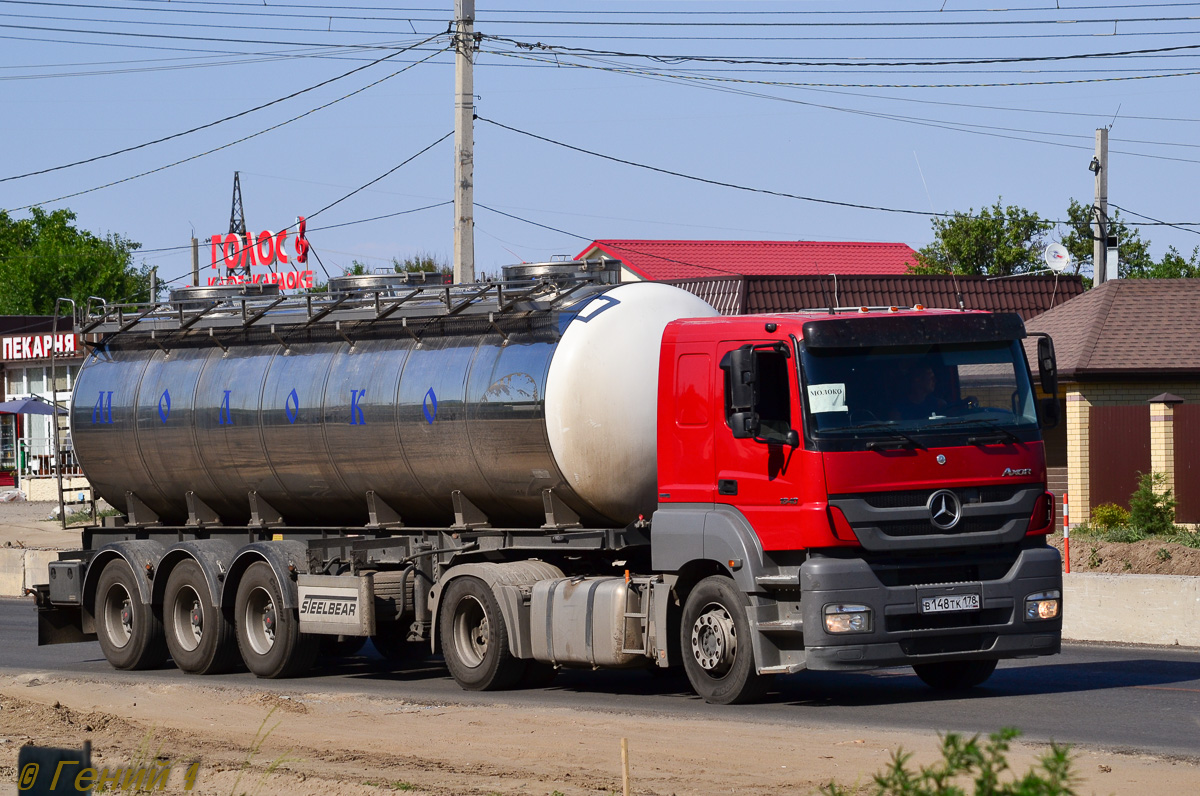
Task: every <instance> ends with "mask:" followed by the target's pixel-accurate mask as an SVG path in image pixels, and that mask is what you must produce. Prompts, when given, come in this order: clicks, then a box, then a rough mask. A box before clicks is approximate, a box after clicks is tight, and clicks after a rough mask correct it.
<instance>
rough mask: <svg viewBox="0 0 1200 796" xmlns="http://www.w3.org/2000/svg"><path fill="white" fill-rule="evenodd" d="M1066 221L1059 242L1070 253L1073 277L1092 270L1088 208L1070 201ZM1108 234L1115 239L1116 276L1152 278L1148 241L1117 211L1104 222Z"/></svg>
mask: <svg viewBox="0 0 1200 796" xmlns="http://www.w3.org/2000/svg"><path fill="white" fill-rule="evenodd" d="M1067 221H1068V229H1067V234H1066V235H1064V236H1063V239H1062V243H1063V246H1066V247H1067V251H1068V252H1070V253H1071V261H1072V265H1073V266H1074V267H1073V268H1072V270H1073V271H1074V273H1077V274H1078V273H1083V272H1090V271H1093V263H1092V254H1093V247H1092V242H1093V235H1094V234H1095V233H1094V232H1093V231H1092V221H1093V214H1092V205H1085V204H1083V203H1082V202H1079V201H1076V200H1075V199H1072V200H1071V205H1070V207H1068V208H1067ZM1108 234H1109V235H1110V236H1111V235H1116V236H1117V258H1118V260H1117V276H1119V277H1120V278H1122V279H1136V278H1139V277H1151V276H1153V275H1154V273H1153V272H1154V271H1155V268H1156V264H1155V262H1154V258H1153V257H1151V256H1150V241H1148V240H1142V236H1141V233H1140V232H1138V230H1136V229H1133V228H1131V227H1127V226H1126V225H1125V223H1124V222H1123V221H1122V220H1121V211H1120V210H1116V209H1114V211H1113V214H1112V216H1111V217H1110V218H1109V219H1108ZM1171 251H1172V252H1174V251H1175V250H1174V249H1172V250H1171ZM1169 256H1170V252H1168V257H1169ZM1175 256H1176V257H1178V256H1179V253H1178V252H1175ZM1180 259H1182V258H1180Z"/></svg>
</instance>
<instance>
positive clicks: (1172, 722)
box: [0, 599, 1200, 760]
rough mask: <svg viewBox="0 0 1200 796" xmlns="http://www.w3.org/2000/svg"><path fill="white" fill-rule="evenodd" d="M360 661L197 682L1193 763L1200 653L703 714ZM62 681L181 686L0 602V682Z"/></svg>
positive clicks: (777, 695) (814, 690) (1027, 666)
mask: <svg viewBox="0 0 1200 796" xmlns="http://www.w3.org/2000/svg"><path fill="white" fill-rule="evenodd" d="M367 652H368V654H364V655H362V656H359V657H356V658H351V659H346V660H343V661H337V662H334V663H331V664H325V665H324V666H322V667H321V668H320V669H319V671H318V672H317V673H314V674H313V675H310V676H308V677H306V678H304V679H303V680H301V681H297V680H290V681H289V680H284V681H268V680H257V679H256V678H255V677H254V676H253V675H250V674H248V673H238V674H229V675H218V676H213V677H205V678H203V679H202V680H201V681H202V682H204V683H206V684H214V685H216V684H220V685H224V686H232V687H239V688H252V689H254V690H256V691H262V690H275V691H280V692H291V691H296V690H297V689H302V690H304V691H314V690H321V691H329V692H355V693H365V694H368V695H372V694H375V695H380V696H388V697H397V698H403V699H408V700H415V701H430V702H452V703H457V704H484V703H486V704H493V703H499V704H510V705H511V704H518V705H523V706H529V707H556V708H584V709H589V710H601V711H611V712H620V713H635V714H639V715H653V716H679V717H691V718H703V717H709V718H737V719H742V720H749V721H762V722H769V723H772V724H795V725H796V726H797V727H798V728H800V727H814V726H825V727H844V728H847V729H849V728H855V727H872V728H878V729H894V730H917V731H924V732H945V731H957V732H966V733H975V732H984V733H987V732H993V731H995V730H997V729H999V728H1001V727H1017V728H1019V729H1020V730H1022V732H1023V734H1024V737H1025V739H1026V740H1029V741H1034V742H1045V741H1049V740H1051V739H1053V740H1057V741H1060V742H1068V743H1073V744H1082V745H1086V746H1090V747H1100V748H1106V749H1112V750H1116V751H1127V752H1134V753H1137V752H1150V753H1155V754H1163V755H1171V756H1180V757H1185V758H1189V759H1195V760H1200V650H1190V649H1171V648H1161V647H1133V646H1119V647H1118V646H1099V645H1069V646H1068V647H1067V648H1066V649H1065V651H1064V652H1063V654H1061V655H1059V656H1056V657H1051V658H1039V659H1035V660H1021V661H1007V662H1002V663H1001V664H1000V668H999V669H998V670H997V671H996V673H995V674H994V675H993V676H992V678H991V679H990V680H988V682H987V683H986V684H985V685H984V686H983V687H982V688H979V689H976V690H975V691H973V692H972V693H971V694H969V695H968V696H950V697H948V696H942V695H939V694H937V693H935V692H933V691H931V690H929V689H928V688H927V687H925V685H924V684H922V683H921V682H920V681H919V680H918V679H917V678H916V676H915V675H914V674H912V671H911V670H909V669H888V670H880V671H875V672H867V673H855V674H831V673H826V672H800V673H798V674H795V675H791V676H788V677H782V678H778V681H777V686H776V689H775V690H774V691H773V692H772V693H771V694H770V695H769V697H768V698H767V700H766V701H765V702H763V703H761V704H757V705H738V706H726V707H722V706H716V705H706V704H705V703H704V702H703V701H701V700H700V699H699V698H698V697H696V696H695V695H694V694H692V693H691V691H690V689H689V688H688V686H687V682H686V681H685V680H681V679H678V678H672V677H653V676H650V675H648V674H646V673H645V672H641V671H627V672H613V671H607V672H591V671H566V672H563V673H561V674H560V675H559V676H558V678H557V679H556V680H555V681H554V683H553V685H551V686H550V687H547V688H542V689H537V690H529V691H509V692H502V693H496V694H480V693H470V692H465V691H462V690H460V689H459V687H458V686H457V685H456V684H455V683H454V681H453V680H452V679H451V678H450V677H449V675H448V674H447V673H446V671H445V669H444V668H443V667H442V665H441V663H440V660H438V659H436V658H429V659H428V660H426V661H423V662H415V663H412V664H410V665H406V666H404V667H403V668H401V669H398V670H389V669H388V668H387V667H385V666H384V665H383V662H382V661H381V660H379V659H378V658H377V657H374V656H373V655H372V654H370V653H373V651H372V650H371V649H370V647H368V648H367ZM31 671H33V672H58V673H63V674H75V675H84V676H87V677H89V678H100V679H103V680H105V681H108V682H113V683H137V682H145V681H147V680H153V681H171V682H180V681H183V680H185V679H188V678H189V677H191V676H190V675H185V674H183V673H181V672H179V671H178V670H176V669H173V668H166V669H161V670H156V671H149V672H136V673H127V672H118V671H115V670H113V669H112V668H111V667H110V666H109V665H108V663H107V662H106V661H105V660H104V656H103V655H102V654H101V652H100V646H99V645H98V644H96V643H88V644H64V645H57V646H52V647H38V646H37V624H36V617H35V612H34V606H33V604H32V601H30V600H16V599H0V673H4V674H14V673H25V672H31Z"/></svg>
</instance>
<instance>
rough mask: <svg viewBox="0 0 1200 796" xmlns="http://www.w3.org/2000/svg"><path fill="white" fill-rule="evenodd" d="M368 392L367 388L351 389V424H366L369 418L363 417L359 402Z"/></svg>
mask: <svg viewBox="0 0 1200 796" xmlns="http://www.w3.org/2000/svg"><path fill="white" fill-rule="evenodd" d="M366 394H367V391H366V390H351V391H350V425H352V426H365V425H366V424H367V419H366V418H365V417H363V410H362V407H361V406H359V405H358V402H359V401H361V400H362V399H363V397H364V396H365V395H366Z"/></svg>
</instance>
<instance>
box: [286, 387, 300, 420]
mask: <svg viewBox="0 0 1200 796" xmlns="http://www.w3.org/2000/svg"><path fill="white" fill-rule="evenodd" d="M283 409H284V411H285V412H287V419H288V422H289V423H295V422H296V418H297V417H299V416H300V396H299V395H296V390H295V388H293V389H292V391H291V392H290V393H288V397H287V400H286V401H284V402H283Z"/></svg>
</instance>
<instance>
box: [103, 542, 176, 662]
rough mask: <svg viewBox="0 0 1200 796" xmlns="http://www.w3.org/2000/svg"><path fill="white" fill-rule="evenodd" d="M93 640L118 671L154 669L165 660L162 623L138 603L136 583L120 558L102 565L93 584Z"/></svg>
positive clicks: (150, 610)
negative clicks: (96, 641)
mask: <svg viewBox="0 0 1200 796" xmlns="http://www.w3.org/2000/svg"><path fill="white" fill-rule="evenodd" d="M94 611H95V617H96V638H97V640H98V641H99V642H100V649H101V650H103V651H104V657H105V658H107V659H108V662H109V663H111V664H112V665H113V666H114V667H115V668H117V669H154V668H157V667H159V666H162V665H163V663H164V662H165V661H166V659H167V643H166V638H165V637H164V635H163V626H162V621H161V620H160V619H159V618H158V616H157V615H155V613H154V610H153V609H152V607H151V606H149V605H146V604H145V603H143V602H142V601H141V600H140V599H138V587H137V580H136V579H135V578H134V575H133V570H132V569H130V568H129V564H128V563H126V562H125V560H124V559H122V558H114V559H113V560H112V561H109V562H108V563H107V564H105V565H104V569H102V570H101V571H100V578H99V580H98V581H97V583H96V603H95V609H94Z"/></svg>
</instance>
